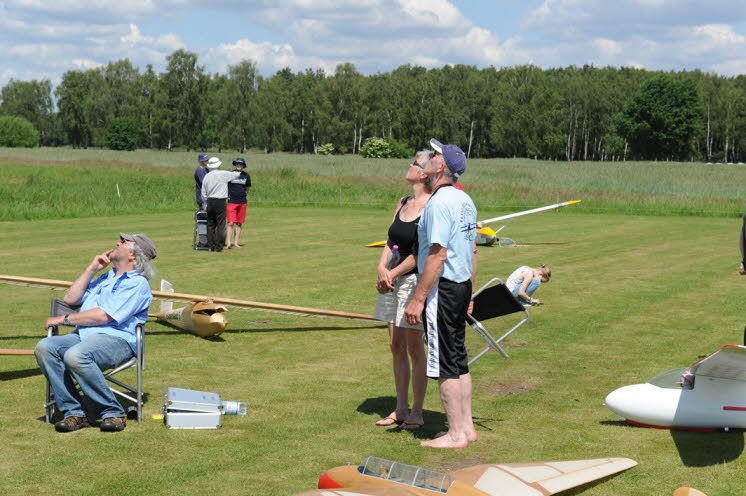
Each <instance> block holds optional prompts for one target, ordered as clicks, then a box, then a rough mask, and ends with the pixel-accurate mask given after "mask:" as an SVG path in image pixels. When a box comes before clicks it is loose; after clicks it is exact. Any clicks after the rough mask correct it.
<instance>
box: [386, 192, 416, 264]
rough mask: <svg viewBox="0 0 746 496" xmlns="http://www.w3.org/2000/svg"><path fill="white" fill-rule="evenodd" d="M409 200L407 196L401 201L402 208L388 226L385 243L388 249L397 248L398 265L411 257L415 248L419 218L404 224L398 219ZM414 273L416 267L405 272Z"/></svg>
mask: <svg viewBox="0 0 746 496" xmlns="http://www.w3.org/2000/svg"><path fill="white" fill-rule="evenodd" d="M411 199H412V197H411V196H407V197H406V198H404V199H403V200H402V206H401V207H400V208H399V211H398V212H396V215H395V216H394V222H392V223H391V225H390V226H389V239H388V241H387V244H388V246H389V248H391V247H392V246H394V245H398V246H399V255H400V258H399V263H402V262H403V261H404V259H405V258H407V257H408V256H409V255H411V254H412V253H413V252H414V250H415V248H416V246H417V226H418V224H419V222H420V217H419V216H418V217H417V218H416V219H414V220H413V221H411V222H404V221H403V220H401V218H399V213H400V212H401V209H402V208H404V205H406V204H407V202H408V201H409V200H411ZM397 265H398V264H397ZM416 273H417V267H415V268H414V269H412V270H411V271H409V272H407V274H416Z"/></svg>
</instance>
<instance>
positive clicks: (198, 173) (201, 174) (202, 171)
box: [194, 153, 210, 210]
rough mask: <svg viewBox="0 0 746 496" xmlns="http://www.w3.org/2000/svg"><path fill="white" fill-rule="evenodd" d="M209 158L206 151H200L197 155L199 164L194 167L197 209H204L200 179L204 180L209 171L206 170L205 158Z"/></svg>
mask: <svg viewBox="0 0 746 496" xmlns="http://www.w3.org/2000/svg"><path fill="white" fill-rule="evenodd" d="M209 158H210V157H208V156H207V154H206V153H200V154H199V156H198V157H197V162H199V165H198V166H197V168H196V169H194V190H195V194H196V200H197V210H204V209H205V205H204V203H205V200H204V198H202V181H204V180H205V175H207V173H208V172H209V171H208V170H207V160H208V159H209Z"/></svg>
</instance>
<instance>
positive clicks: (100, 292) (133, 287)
mask: <svg viewBox="0 0 746 496" xmlns="http://www.w3.org/2000/svg"><path fill="white" fill-rule="evenodd" d="M81 301H82V305H81V307H80V311H81V312H85V311H86V310H91V309H93V308H101V310H103V311H104V312H106V314H107V315H108V316H109V317H111V318H112V319H113V320H112V321H111V322H109V323H108V324H104V325H101V326H78V327H77V329H76V332H78V334H80V339H81V341H84V340H85V339H86V338H87V337H88V336H91V335H93V334H109V335H110V336H115V337H118V338H122V339H124V340H126V341H127V343H129V345H130V347H131V348H132V352H133V353H136V352H137V342H136V339H135V327H136V326H137V324H143V323H145V321H146V320H147V319H148V308H149V307H150V302H151V301H153V294H152V293H151V292H150V285H149V284H148V280H147V279H145V278H144V277H143V276H142V275H141V274H140V273H139V272H138V271H136V270H130V271H128V272H124V273H123V274H122V275H120V276H119V277H116V269H114V268H112V269H111V270H109V271H108V272H106V273H104V274H101V275H100V276H99V277H98V278H96V279H95V280H93V281H91V282H90V283H89V284H88V288H87V289H86V291H85V293H84V294H83V298H82V299H81Z"/></svg>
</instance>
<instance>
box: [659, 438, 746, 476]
mask: <svg viewBox="0 0 746 496" xmlns="http://www.w3.org/2000/svg"><path fill="white" fill-rule="evenodd" d="M671 438H673V442H674V444H675V445H676V449H677V450H678V451H679V456H680V457H681V462H682V463H683V464H684V465H686V466H687V467H708V466H710V465H719V464H722V463H727V462H730V461H733V460H735V459H737V458H738V457H740V456H741V453H742V452H743V429H734V430H731V431H730V432H723V431H717V432H695V431H676V430H672V431H671Z"/></svg>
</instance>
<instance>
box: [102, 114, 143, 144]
mask: <svg viewBox="0 0 746 496" xmlns="http://www.w3.org/2000/svg"><path fill="white" fill-rule="evenodd" d="M137 138H138V133H137V126H136V125H135V122H134V121H133V120H132V119H127V118H124V117H117V118H115V119H112V120H111V122H110V123H109V126H108V127H107V128H106V138H105V139H106V147H107V148H110V149H112V150H130V151H131V150H134V149H135V148H137Z"/></svg>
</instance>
